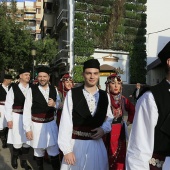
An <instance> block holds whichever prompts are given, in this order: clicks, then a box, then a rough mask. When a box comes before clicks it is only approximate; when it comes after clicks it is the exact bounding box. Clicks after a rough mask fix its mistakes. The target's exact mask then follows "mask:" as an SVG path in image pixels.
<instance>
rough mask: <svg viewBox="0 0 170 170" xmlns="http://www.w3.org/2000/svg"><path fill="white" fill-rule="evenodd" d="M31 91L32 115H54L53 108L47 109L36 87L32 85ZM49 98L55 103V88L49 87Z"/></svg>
mask: <svg viewBox="0 0 170 170" xmlns="http://www.w3.org/2000/svg"><path fill="white" fill-rule="evenodd" d="M31 89H32V108H31V112H32V114H39V113H54V111H55V108H54V107H49V106H48V104H47V102H46V100H45V98H44V96H43V94H42V93H41V91H40V90H39V88H38V85H33V86H32V87H31ZM49 90H50V91H49V98H52V99H53V100H54V101H56V97H57V92H56V89H55V87H53V86H49Z"/></svg>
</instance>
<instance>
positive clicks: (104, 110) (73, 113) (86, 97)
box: [58, 86, 113, 170]
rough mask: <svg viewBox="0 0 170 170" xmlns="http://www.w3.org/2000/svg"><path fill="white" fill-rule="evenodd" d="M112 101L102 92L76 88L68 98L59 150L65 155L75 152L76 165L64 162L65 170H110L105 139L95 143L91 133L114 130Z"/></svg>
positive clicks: (62, 121) (68, 94)
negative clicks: (112, 125) (97, 128)
mask: <svg viewBox="0 0 170 170" xmlns="http://www.w3.org/2000/svg"><path fill="white" fill-rule="evenodd" d="M112 119H113V115H112V112H111V108H110V99H109V97H108V96H107V94H106V93H105V92H104V91H102V90H97V91H96V93H95V94H94V95H92V94H90V93H88V92H87V91H86V90H85V89H84V86H81V87H77V88H73V89H72V90H70V91H69V92H68V93H67V95H66V98H65V102H64V107H63V111H62V115H61V121H60V126H59V137H58V138H59V139H58V143H59V147H60V149H61V150H62V152H63V154H64V155H65V154H68V153H70V152H73V153H74V154H75V157H76V163H75V165H68V164H67V163H66V162H65V161H64V160H63V161H62V165H61V170H108V168H109V167H108V157H107V152H106V148H105V145H104V143H103V140H102V138H101V139H98V140H92V138H90V136H91V134H92V132H91V129H94V128H96V127H102V129H103V130H104V132H105V133H108V132H109V131H110V130H111V122H112Z"/></svg>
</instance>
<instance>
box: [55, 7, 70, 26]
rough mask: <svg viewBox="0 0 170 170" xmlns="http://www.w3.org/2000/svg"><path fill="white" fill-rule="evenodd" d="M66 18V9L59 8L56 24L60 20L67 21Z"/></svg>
mask: <svg viewBox="0 0 170 170" xmlns="http://www.w3.org/2000/svg"><path fill="white" fill-rule="evenodd" d="M67 20H68V10H66V9H63V10H61V12H60V14H59V15H58V17H57V26H58V25H59V24H60V23H61V22H67Z"/></svg>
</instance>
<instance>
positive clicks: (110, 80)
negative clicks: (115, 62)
mask: <svg viewBox="0 0 170 170" xmlns="http://www.w3.org/2000/svg"><path fill="white" fill-rule="evenodd" d="M106 91H107V93H108V94H109V96H110V101H111V108H112V111H113V115H114V119H113V121H112V130H111V132H110V133H109V134H108V136H107V139H106V146H107V148H108V156H109V170H125V157H126V138H127V134H126V132H127V125H129V124H130V123H132V122H133V117H134V112H135V107H134V105H133V104H132V103H131V102H130V101H129V100H128V99H127V98H126V97H124V96H123V95H122V80H121V77H120V76H118V75H117V73H113V74H111V75H110V76H108V77H107V81H106ZM125 112H127V114H128V119H127V122H125V121H124V114H125Z"/></svg>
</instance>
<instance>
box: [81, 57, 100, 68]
mask: <svg viewBox="0 0 170 170" xmlns="http://www.w3.org/2000/svg"><path fill="white" fill-rule="evenodd" d="M86 68H97V69H99V70H100V63H99V61H98V60H97V59H90V60H87V61H85V62H84V66H83V70H85V69H86Z"/></svg>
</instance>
